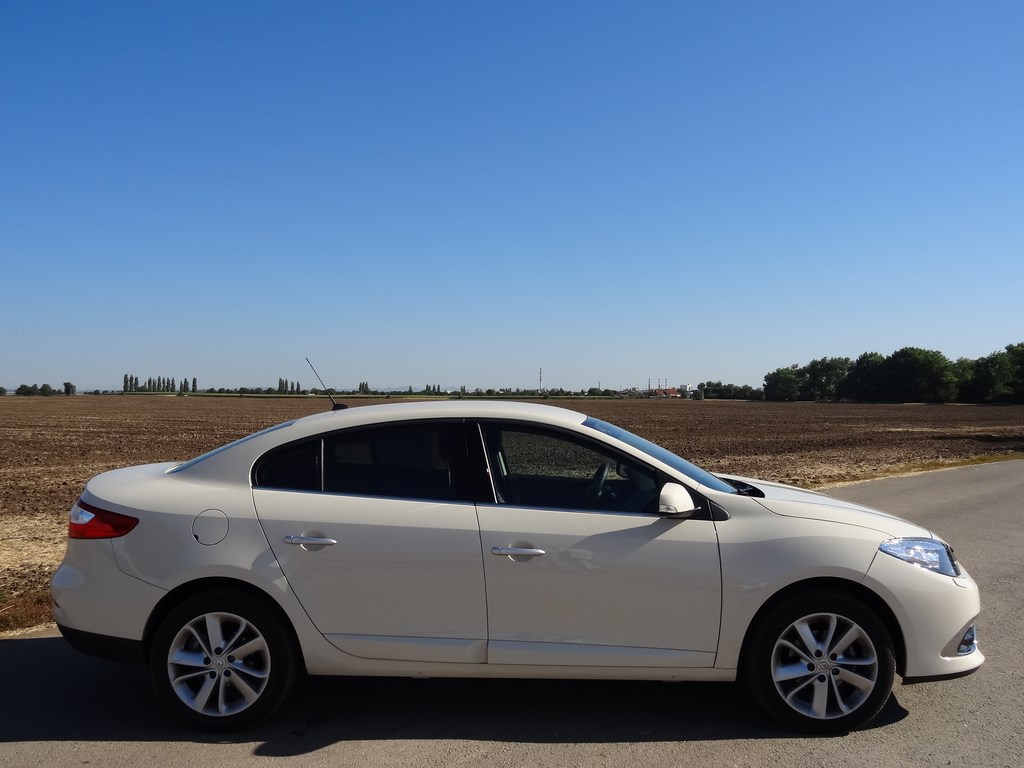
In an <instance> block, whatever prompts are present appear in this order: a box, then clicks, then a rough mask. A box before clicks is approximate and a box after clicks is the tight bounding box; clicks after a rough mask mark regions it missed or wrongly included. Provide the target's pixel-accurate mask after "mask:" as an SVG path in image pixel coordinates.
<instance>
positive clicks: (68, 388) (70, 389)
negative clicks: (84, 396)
mask: <svg viewBox="0 0 1024 768" xmlns="http://www.w3.org/2000/svg"><path fill="white" fill-rule="evenodd" d="M64 394H65V396H70V395H73V394H75V385H74V384H72V383H71V382H70V381H65V382H64Z"/></svg>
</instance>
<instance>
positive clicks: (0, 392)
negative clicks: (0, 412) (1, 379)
mask: <svg viewBox="0 0 1024 768" xmlns="http://www.w3.org/2000/svg"><path fill="white" fill-rule="evenodd" d="M6 394H7V387H0V397H3V396H4V395H6Z"/></svg>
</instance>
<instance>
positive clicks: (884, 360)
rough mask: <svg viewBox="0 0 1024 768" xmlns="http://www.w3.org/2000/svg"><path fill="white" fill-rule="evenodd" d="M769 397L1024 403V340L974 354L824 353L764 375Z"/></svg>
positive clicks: (907, 350) (916, 351)
mask: <svg viewBox="0 0 1024 768" xmlns="http://www.w3.org/2000/svg"><path fill="white" fill-rule="evenodd" d="M764 398H765V400H775V401H793V400H825V401H829V400H856V401H858V402H864V403H981V404H997V403H1024V343H1020V344H1010V345H1008V346H1007V347H1006V348H1005V350H1001V351H998V352H993V353H992V354H990V355H986V356H985V357H981V358H978V359H977V360H971V359H968V358H960V359H958V360H955V361H953V360H950V359H949V358H947V357H946V356H945V355H944V354H942V353H941V352H938V351H936V350H931V349H921V348H919V347H904V348H903V349H898V350H896V351H895V352H893V353H892V354H890V355H888V356H883V355H881V354H879V353H878V352H865V353H864V354H862V355H861V356H860V357H858V358H857V359H856V360H850V359H849V358H847V357H824V358H821V359H818V360H812V361H811V362H809V363H807V365H803V366H801V365H798V364H793V365H791V366H789V367H787V368H777V369H776V370H774V371H772V372H771V373H768V374H766V375H765V377H764Z"/></svg>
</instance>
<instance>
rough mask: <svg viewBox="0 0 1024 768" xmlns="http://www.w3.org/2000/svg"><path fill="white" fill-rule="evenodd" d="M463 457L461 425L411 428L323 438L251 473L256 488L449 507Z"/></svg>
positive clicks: (281, 451)
mask: <svg viewBox="0 0 1024 768" xmlns="http://www.w3.org/2000/svg"><path fill="white" fill-rule="evenodd" d="M464 455H465V440H464V438H463V437H462V426H461V424H450V423H428V422H415V423H403V424H391V425H387V426H383V427H375V428H371V429H355V430H349V431H345V432H337V433H333V434H328V435H322V436H320V437H317V438H315V439H312V440H305V441H302V442H299V443H292V444H289V445H284V446H281V447H279V448H276V449H274V450H273V451H270V452H269V453H267V454H266V455H265V456H263V458H261V459H260V460H259V461H258V462H257V464H256V468H255V470H254V472H253V481H254V484H255V485H256V486H257V487H260V488H275V489H282V490H301V491H322V492H326V493H338V494H350V495H359V496H383V497H391V498H409V499H430V500H437V501H452V500H458V499H466V498H468V496H467V495H466V493H465V492H464V491H462V490H461V489H460V488H459V487H458V482H457V481H458V476H459V472H458V470H457V466H459V465H461V460H460V457H464Z"/></svg>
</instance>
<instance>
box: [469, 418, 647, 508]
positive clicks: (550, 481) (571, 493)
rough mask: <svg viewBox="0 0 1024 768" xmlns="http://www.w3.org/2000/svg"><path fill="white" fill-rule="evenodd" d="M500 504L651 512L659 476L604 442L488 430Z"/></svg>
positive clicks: (505, 428)
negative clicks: (609, 448) (619, 453)
mask: <svg viewBox="0 0 1024 768" xmlns="http://www.w3.org/2000/svg"><path fill="white" fill-rule="evenodd" d="M483 432H484V440H485V443H486V446H487V456H488V462H489V464H490V468H491V475H492V478H493V480H494V484H495V492H496V495H497V498H498V501H499V503H504V504H511V505H517V506H526V507H544V508H556V509H585V510H599V511H606V512H650V511H655V510H656V507H657V496H658V490H659V489H658V480H657V475H656V473H655V472H654V470H652V469H651V468H649V467H645V466H643V465H641V464H640V463H638V462H636V461H633V460H630V459H626V458H624V457H621V456H618V455H616V454H614V453H612V452H611V451H609V450H608V449H606V448H605V447H604V446H602V445H600V444H598V443H591V442H589V441H585V440H582V439H578V438H575V437H574V436H570V435H567V434H565V433H561V432H557V431H548V430H544V429H538V428H533V427H525V426H518V425H497V424H491V425H484V427H483Z"/></svg>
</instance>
